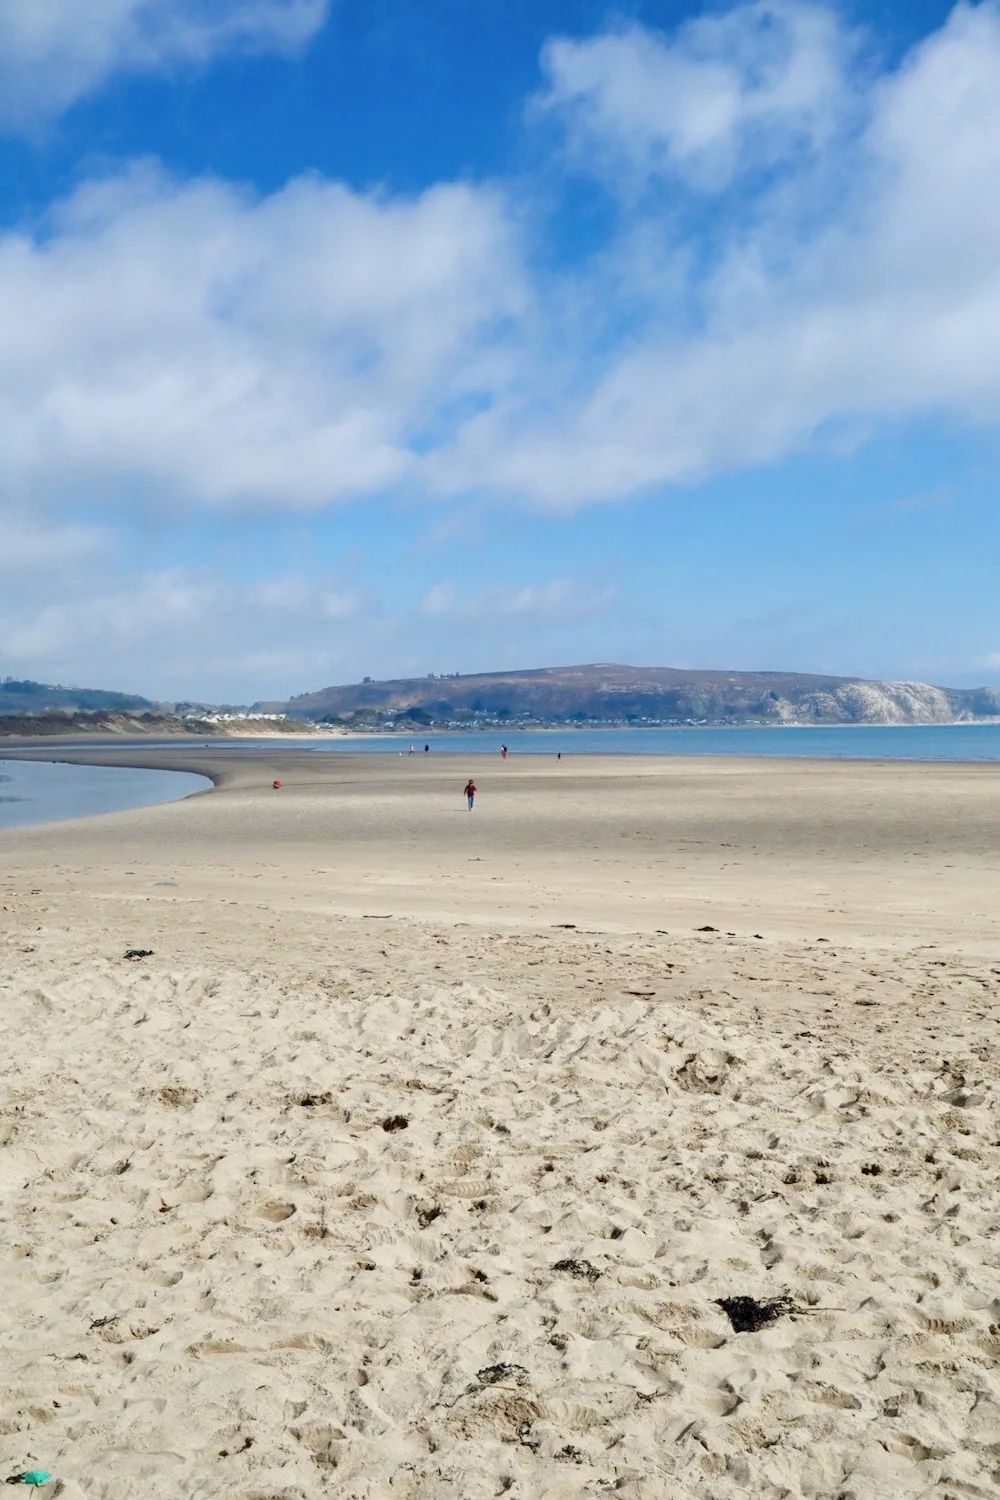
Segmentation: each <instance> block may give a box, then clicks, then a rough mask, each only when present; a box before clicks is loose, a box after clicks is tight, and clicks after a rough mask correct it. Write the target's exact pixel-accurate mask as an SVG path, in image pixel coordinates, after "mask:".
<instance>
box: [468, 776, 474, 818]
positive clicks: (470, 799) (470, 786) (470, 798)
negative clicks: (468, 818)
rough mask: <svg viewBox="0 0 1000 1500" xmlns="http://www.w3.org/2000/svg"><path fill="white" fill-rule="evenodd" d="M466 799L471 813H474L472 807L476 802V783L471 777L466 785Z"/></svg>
mask: <svg viewBox="0 0 1000 1500" xmlns="http://www.w3.org/2000/svg"><path fill="white" fill-rule="evenodd" d="M465 798H466V801H467V802H468V804H469V811H470V812H471V811H472V805H473V803H474V802H475V800H476V783H475V782H474V781H473V779H472V777H471V776H470V777H469V779H468V781H467V782H466V783H465Z"/></svg>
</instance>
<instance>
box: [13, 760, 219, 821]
mask: <svg viewBox="0 0 1000 1500" xmlns="http://www.w3.org/2000/svg"><path fill="white" fill-rule="evenodd" d="M211 785H212V783H211V781H210V780H209V779H208V777H207V776H195V775H192V774H190V773H189V772H187V771H137V770H132V769H131V768H127V767H124V766H67V765H63V764H61V763H58V762H56V763H53V764H49V763H48V762H42V761H27V760H4V759H3V758H2V756H0V831H2V830H4V829H7V828H25V827H28V826H30V825H31V824H34V823H57V822H62V821H63V819H64V818H89V817H94V816H95V815H96V814H98V813H109V812H126V811H128V810H129V809H130V808H134V807H152V806H153V805H155V804H156V803H158V802H176V801H178V800H179V799H180V798H181V797H190V796H191V794H192V792H201V791H204V790H205V789H206V788H207V787H210V786H211Z"/></svg>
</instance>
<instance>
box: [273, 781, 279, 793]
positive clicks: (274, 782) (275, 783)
mask: <svg viewBox="0 0 1000 1500" xmlns="http://www.w3.org/2000/svg"><path fill="white" fill-rule="evenodd" d="M271 785H272V786H273V787H274V790H275V791H277V790H278V788H279V787H280V785H281V782H280V781H272V782H271Z"/></svg>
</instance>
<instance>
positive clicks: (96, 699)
mask: <svg viewBox="0 0 1000 1500" xmlns="http://www.w3.org/2000/svg"><path fill="white" fill-rule="evenodd" d="M153 706H154V705H153V704H152V703H151V702H150V700H149V699H148V698H140V697H138V696H137V695H136V694H135V693H109V692H105V691H104V690H103V689H101V688H75V687H53V686H52V684H51V683H47V682H30V681H27V680H26V681H23V682H18V681H17V680H16V679H15V678H13V677H5V678H4V679H3V681H0V714H43V713H48V712H50V711H51V710H53V709H66V710H69V711H70V712H71V713H72V712H80V711H84V712H92V711H94V710H99V709H103V710H107V711H109V712H115V711H118V712H123V711H128V710H129V709H143V708H147V709H148V708H152V707H153Z"/></svg>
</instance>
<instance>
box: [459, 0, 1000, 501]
mask: <svg viewBox="0 0 1000 1500" xmlns="http://www.w3.org/2000/svg"><path fill="white" fill-rule="evenodd" d="M793 9H794V7H792V6H783V7H782V12H783V13H787V14H790V13H791V12H792V10H793ZM801 9H802V12H803V14H804V15H805V16H806V17H807V18H811V17H813V16H814V15H815V14H816V12H815V9H814V7H811V6H809V7H802V8H801ZM759 14H760V8H759V7H757V6H750V7H743V8H742V9H740V10H738V11H736V12H733V13H732V14H731V15H730V17H729V18H727V22H726V24H727V25H730V24H731V25H732V26H739V25H744V26H746V27H747V28H749V32H750V33H751V34H752V33H753V31H754V28H755V27H756V24H757V19H758V16H759ZM700 24H701V23H698V25H699V26H700ZM713 24H714V22H713ZM643 35H645V42H644V43H643V45H645V46H646V47H648V48H649V49H652V51H653V52H654V53H655V51H656V49H657V48H661V49H662V46H663V44H662V42H661V41H660V40H659V39H658V38H656V37H654V36H651V35H649V34H643V33H641V32H640V30H639V29H638V28H633V30H632V31H631V32H630V33H629V34H628V50H627V53H625V54H622V53H619V52H616V51H612V52H611V53H610V54H608V55H604V56H603V63H602V66H604V67H605V71H606V72H607V73H608V75H609V77H612V78H613V80H614V83H615V87H614V89H611V84H610V83H608V84H605V85H602V91H599V92H598V93H597V94H596V95H595V94H594V92H593V90H591V92H590V93H588V92H587V91H586V90H583V91H582V92H580V93H579V95H574V96H572V98H571V99H570V101H569V103H570V111H569V128H570V130H571V131H573V132H578V131H579V130H580V128H581V125H580V119H579V110H580V109H581V108H585V109H586V110H587V111H589V114H588V119H587V125H586V128H587V130H589V131H590V132H591V133H592V134H593V135H594V136H595V138H601V137H602V133H603V137H604V138H606V139H609V140H610V141H611V143H612V144H613V145H614V148H615V150H616V151H619V150H624V149H626V147H627V146H628V145H629V140H630V138H629V137H628V134H627V132H625V131H623V130H622V129H621V128H620V125H619V122H617V121H616V119H615V117H614V114H613V111H611V109H610V106H608V105H607V103H606V98H605V95H606V94H607V93H608V92H609V90H610V92H611V93H612V94H613V96H614V98H616V99H617V98H619V96H624V94H625V93H626V92H627V84H628V79H629V76H630V75H629V69H630V67H631V65H632V55H633V53H634V52H635V50H636V49H637V48H639V47H640V43H641V42H642V38H643ZM834 35H835V33H833V32H831V36H834ZM615 45H616V46H617V42H616V43H615ZM830 46H831V48H832V47H833V46H834V42H832V41H831V43H830ZM730 50H731V49H729V48H728V46H727V49H724V56H726V57H728V56H729V51H730ZM812 66H813V67H815V66H817V65H816V64H815V63H814V64H812ZM833 66H834V64H833V62H832V61H831V64H830V67H831V69H832V68H833ZM616 70H617V71H616ZM819 71H820V72H822V69H820V70H819ZM998 77H1000V8H998V6H997V5H996V4H995V3H992V0H986V3H983V4H981V5H978V6H970V5H964V4H960V5H959V6H958V7H957V9H956V10H955V11H954V13H953V14H952V16H951V18H950V20H949V21H948V23H947V25H946V26H945V27H944V28H942V30H941V31H939V32H937V33H935V34H933V35H932V36H930V37H929V38H927V39H926V40H925V41H924V42H923V43H922V44H921V45H920V46H919V47H918V48H917V49H916V50H915V51H914V52H913V54H912V55H911V56H910V57H908V58H907V59H906V60H905V61H904V63H903V65H902V66H901V67H900V69H899V70H898V71H896V72H894V73H890V74H886V75H884V76H882V77H881V78H879V79H877V80H876V81H875V82H874V83H873V84H871V85H870V87H869V88H868V91H867V93H866V94H865V97H864V99H863V101H862V102H863V112H864V121H863V127H862V128H853V127H852V128H851V129H850V130H846V131H845V132H844V133H842V134H840V135H837V136H836V138H835V139H833V140H832V141H831V142H828V144H827V149H826V150H825V151H824V152H823V153H822V154H821V157H818V158H817V159H816V160H815V162H814V163H812V164H810V162H803V161H802V159H801V158H800V157H799V156H798V155H797V154H796V142H797V140H798V139H799V137H800V130H799V127H798V124H797V123H796V117H795V115H794V111H792V119H791V121H790V122H789V124H788V128H787V132H786V136H785V144H786V150H787V156H788V160H789V161H790V162H791V163H792V165H791V167H790V176H789V177H788V178H787V179H785V178H784V177H783V176H782V174H781V173H780V172H778V173H772V174H770V175H768V176H765V178H763V179H759V178H758V177H757V176H755V174H754V173H753V172H752V171H751V172H750V173H749V175H747V174H744V175H742V176H741V175H740V174H739V173H737V174H736V176H735V178H734V181H733V184H732V188H731V191H730V192H729V193H727V194H725V195H723V199H722V201H721V202H720V204H719V207H718V210H717V212H714V213H708V214H703V215H702V217H701V218H700V219H699V221H698V228H697V230H693V229H691V228H689V227H687V226H689V224H690V222H691V220H690V217H689V216H687V217H686V216H685V211H684V210H683V203H684V199H683V192H682V190H681V189H680V188H678V189H677V190H676V192H675V193H674V194H673V195H672V196H670V195H668V196H666V197H665V196H664V194H663V193H659V194H654V195H653V196H652V197H651V198H645V199H641V200H637V199H636V198H635V196H634V195H633V196H632V197H631V198H630V200H629V201H627V202H626V203H625V205H624V207H623V209H622V215H621V220H620V224H621V233H620V238H619V240H618V242H617V244H616V245H615V246H614V247H613V248H612V249H611V250H610V251H609V252H608V253H607V254H605V255H604V256H603V257H602V258H601V259H600V260H599V261H596V262H594V263H593V265H592V266H591V267H589V268H588V272H587V273H586V274H585V275H580V274H579V273H578V274H577V277H576V281H575V296H576V299H577V300H576V304H575V306H574V309H573V312H574V319H575V326H576V327H577V328H578V329H579V328H582V327H590V328H593V329H594V330H596V334H595V337H594V338H593V339H591V340H590V341H589V342H588V340H587V339H586V338H584V337H582V336H580V337H578V346H577V347H578V357H577V362H576V371H575V379H574V382H573V384H572V386H569V385H567V387H566V388H565V389H564V390H563V391H562V392H561V393H560V394H559V395H556V396H553V394H552V391H551V387H552V381H551V378H548V379H547V380H546V381H545V382H544V383H545V386H547V387H548V389H545V390H544V394H543V393H542V389H541V383H540V382H536V383H535V385H534V387H533V386H532V384H531V381H530V377H529V379H527V380H526V381H525V383H524V385H523V386H522V387H521V390H520V392H519V393H518V394H519V397H520V399H519V400H514V399H510V400H506V401H504V402H502V403H500V402H498V403H497V404H496V405H495V407H494V408H493V409H492V410H490V411H487V412H484V413H482V414H480V415H479V416H478V417H477V418H476V419H475V420H473V421H471V422H469V423H468V424H467V425H466V427H465V429H464V431H463V432H462V433H461V434H460V435H459V437H458V440H457V443H456V445H455V448H454V449H453V450H452V451H450V452H444V453H442V454H440V455H438V456H437V457H436V458H435V460H434V473H435V478H436V479H437V481H438V482H439V483H440V484H441V485H442V486H443V487H446V488H449V489H454V490H456V491H460V490H461V489H463V487H465V486H467V485H469V484H470V483H477V482H482V479H483V477H484V476H485V475H486V474H489V475H490V478H491V482H492V484H493V485H494V486H495V488H496V489H497V490H499V491H500V492H504V491H506V492H508V493H510V492H514V493H519V494H522V495H526V496H528V497H530V498H531V499H533V500H534V501H536V502H540V503H542V504H548V505H552V506H557V507H569V506H572V505H575V504H579V503H583V502H585V501H589V500H597V499H614V498H618V497H620V496H623V495H626V494H628V493H630V492H633V491H635V490H637V489H641V488H642V487H644V486H650V485H656V484H670V483H677V482H691V481H697V480H699V479H702V478H704V477H706V476H708V475H710V474H713V473H718V472H720V471H725V470H731V469H736V468H740V467H745V466H748V465H753V464H761V463H767V462H771V461H775V460H779V459H781V458H783V457H785V456H787V455H788V454H789V453H791V452H794V451H795V450H797V449H800V448H802V447H804V446H805V445H807V444H808V443H810V442H812V441H815V440H816V438H817V437H821V436H822V434H823V433H824V431H829V430H830V429H831V428H835V427H836V425H837V424H845V423H855V422H858V423H863V422H868V421H870V420H889V421H897V420H909V419H914V418H918V419H919V418H926V417H929V416H934V415H941V414H945V415H947V416H949V417H954V418H957V419H959V420H963V421H966V422H971V423H984V424H992V423H995V422H996V421H997V419H998V417H1000V199H998V197H997V193H996V189H995V185H996V182H997V181H998V180H1000V89H997V87H996V80H997V78H998ZM775 88H776V91H777V93H778V95H779V97H781V98H784V94H783V92H782V90H781V89H780V88H779V87H778V86H777V85H776V86H775ZM791 98H792V99H793V100H794V99H796V98H798V92H797V90H792V91H791ZM581 100H582V101H583V102H582V103H581V102H580V101H581ZM550 102H551V104H552V107H553V108H555V107H557V105H558V104H559V99H558V98H555V97H552V98H551V99H550ZM636 113H637V115H638V111H637V112H636ZM780 113H781V112H780V111H778V116H779V117H780ZM733 118H734V119H736V120H737V122H738V121H739V120H740V119H741V118H742V117H741V116H740V113H739V111H735V112H734V115H733ZM852 118H853V116H852ZM633 123H634V122H633ZM656 128H659V127H656ZM671 128H673V127H671ZM677 128H678V129H679V128H680V127H677ZM665 129H666V127H664V130H665ZM634 133H635V134H636V136H637V141H636V143H635V149H634V153H633V156H632V166H633V169H634V170H635V172H637V173H639V174H642V173H646V174H650V173H655V172H657V171H659V170H660V166H659V162H658V160H653V161H652V162H651V159H650V151H651V147H650V140H652V141H653V143H654V144H655V143H656V142H657V141H659V140H660V137H659V136H657V135H656V129H654V125H653V124H650V123H649V122H648V121H647V122H646V130H645V134H643V133H642V132H641V131H639V127H638V124H635V130H634ZM737 135H738V132H737V128H736V125H735V124H734V125H732V127H731V128H730V126H727V127H726V129H725V130H724V131H723V130H722V127H721V126H720V134H719V139H720V141H722V142H723V143H724V144H725V143H726V142H728V143H729V145H728V146H727V150H730V158H731V159H732V160H733V161H734V162H736V164H737V165H738V164H739V161H738V158H739V153H738V152H737V151H736V150H735V148H732V149H730V148H731V147H732V142H733V140H735V139H736V137H737ZM706 138H707V137H706ZM663 139H664V140H665V141H666V143H667V147H669V149H670V150H671V151H673V152H674V153H675V154H676V153H677V152H678V151H679V150H680V148H679V147H678V146H677V139H678V137H677V135H676V131H674V134H670V132H669V131H667V133H666V135H665V136H664V137H663ZM776 139H778V138H777V137H776ZM664 149H666V147H665V148H664ZM679 161H680V164H681V165H683V161H684V156H683V152H681V153H680V157H679ZM599 165H601V166H603V164H599ZM734 171H735V167H734ZM679 195H680V196H679ZM678 203H680V205H681V207H680V208H678V207H677V205H678ZM616 311H617V313H618V314H619V320H620V321H619V322H618V324H617V325H616V322H615V313H616ZM547 373H548V372H547Z"/></svg>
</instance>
